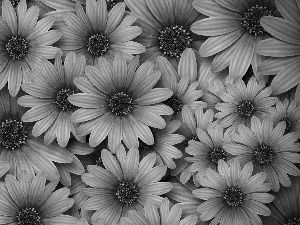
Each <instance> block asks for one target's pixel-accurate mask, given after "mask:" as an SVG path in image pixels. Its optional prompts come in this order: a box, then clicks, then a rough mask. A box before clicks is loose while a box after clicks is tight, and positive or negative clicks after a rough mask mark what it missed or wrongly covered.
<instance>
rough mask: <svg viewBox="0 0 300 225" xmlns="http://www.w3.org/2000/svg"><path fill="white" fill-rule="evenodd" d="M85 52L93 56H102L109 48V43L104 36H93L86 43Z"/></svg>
mask: <svg viewBox="0 0 300 225" xmlns="http://www.w3.org/2000/svg"><path fill="white" fill-rule="evenodd" d="M86 46H87V50H88V51H89V53H91V54H92V55H94V56H102V55H104V54H105V53H106V52H107V50H108V46H109V41H108V38H107V36H106V35H104V34H94V35H93V36H91V37H90V38H89V40H88V41H87V45H86Z"/></svg>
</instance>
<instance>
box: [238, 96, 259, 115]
mask: <svg viewBox="0 0 300 225" xmlns="http://www.w3.org/2000/svg"><path fill="white" fill-rule="evenodd" d="M254 109H255V108H254V105H253V103H252V102H250V101H247V100H246V101H243V102H241V103H240V104H239V106H238V108H237V111H238V113H239V114H240V115H241V116H246V117H249V116H251V115H252V113H253V112H254Z"/></svg>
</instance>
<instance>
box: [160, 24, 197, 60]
mask: <svg viewBox="0 0 300 225" xmlns="http://www.w3.org/2000/svg"><path fill="white" fill-rule="evenodd" d="M158 42H159V48H160V50H161V51H162V52H163V54H164V55H167V56H170V57H177V58H179V57H180V56H181V54H182V52H183V51H184V50H185V49H186V48H189V47H191V45H192V39H191V38H190V33H189V32H188V31H187V30H186V29H184V28H183V27H182V26H177V25H173V26H170V27H165V28H164V29H163V30H162V31H160V35H159V37H158Z"/></svg>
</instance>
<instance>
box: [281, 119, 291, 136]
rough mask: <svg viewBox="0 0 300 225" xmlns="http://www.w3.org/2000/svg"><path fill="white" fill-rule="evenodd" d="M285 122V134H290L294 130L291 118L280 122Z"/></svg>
mask: <svg viewBox="0 0 300 225" xmlns="http://www.w3.org/2000/svg"><path fill="white" fill-rule="evenodd" d="M281 121H284V122H285V133H289V132H290V131H291V129H292V126H293V123H292V121H291V120H290V119H289V118H283V119H281V120H280V122H281Z"/></svg>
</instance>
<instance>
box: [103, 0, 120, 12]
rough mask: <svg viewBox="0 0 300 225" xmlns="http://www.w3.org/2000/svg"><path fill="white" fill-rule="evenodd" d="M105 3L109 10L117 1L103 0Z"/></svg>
mask: <svg viewBox="0 0 300 225" xmlns="http://www.w3.org/2000/svg"><path fill="white" fill-rule="evenodd" d="M105 1H106V4H107V10H108V11H110V10H111V9H112V8H113V7H114V6H115V5H116V4H117V3H115V0H105Z"/></svg>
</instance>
